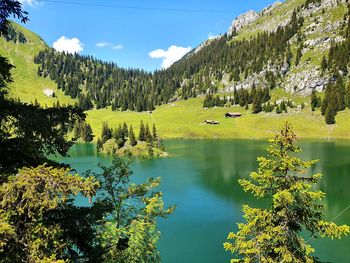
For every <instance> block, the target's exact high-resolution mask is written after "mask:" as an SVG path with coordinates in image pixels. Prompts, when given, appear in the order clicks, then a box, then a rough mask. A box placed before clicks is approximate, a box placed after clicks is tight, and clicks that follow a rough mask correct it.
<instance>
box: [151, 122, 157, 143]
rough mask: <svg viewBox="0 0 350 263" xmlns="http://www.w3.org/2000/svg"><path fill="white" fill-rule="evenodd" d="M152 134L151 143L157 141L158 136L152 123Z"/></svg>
mask: <svg viewBox="0 0 350 263" xmlns="http://www.w3.org/2000/svg"><path fill="white" fill-rule="evenodd" d="M152 133H153V141H154V142H155V141H157V139H158V134H157V129H156V124H155V123H153V127H152Z"/></svg>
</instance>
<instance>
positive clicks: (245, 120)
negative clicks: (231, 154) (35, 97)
mask: <svg viewBox="0 0 350 263" xmlns="http://www.w3.org/2000/svg"><path fill="white" fill-rule="evenodd" d="M287 96H288V93H285V92H284V91H282V90H277V91H275V92H274V93H273V96H272V97H273V99H279V98H283V97H287ZM293 99H294V101H295V102H298V101H299V102H300V101H302V100H305V101H307V102H308V100H309V98H301V97H296V96H295V97H294V98H293ZM202 102H203V98H195V99H189V100H186V101H178V102H175V103H173V104H167V105H162V106H160V107H158V108H157V109H156V110H155V111H153V113H152V114H151V113H148V112H144V113H135V112H129V111H127V112H113V111H111V110H110V109H102V110H94V111H88V112H87V113H88V118H87V120H88V122H89V123H90V124H91V126H92V128H93V131H94V133H95V135H97V136H100V134H101V128H102V123H103V122H108V124H109V125H110V127H113V128H115V127H117V126H118V125H119V124H121V123H123V122H124V121H125V122H127V123H128V124H132V125H133V127H134V128H135V130H136V131H138V127H139V124H140V121H141V120H143V121H144V122H146V123H149V124H150V125H151V124H152V123H155V124H156V126H157V128H158V132H159V134H160V135H161V137H162V138H250V139H259V138H268V137H271V136H272V135H273V134H275V133H276V131H277V130H278V129H279V128H280V127H281V125H282V123H283V122H285V121H289V122H290V123H292V125H293V127H294V128H295V131H296V133H297V134H298V135H299V136H300V137H304V138H350V110H346V111H343V112H340V113H338V115H337V124H336V125H326V124H325V121H324V117H323V116H321V114H320V112H319V111H316V112H311V110H310V107H306V108H305V109H304V110H290V111H289V112H288V113H284V114H279V115H277V114H275V113H260V114H257V115H255V114H251V111H250V110H245V109H244V108H241V107H229V108H227V107H225V108H212V109H204V108H202ZM233 111H235V112H241V113H243V116H242V117H241V118H236V119H226V118H225V117H224V114H225V113H226V112H233ZM205 120H216V121H219V122H220V125H207V124H204V121H205Z"/></svg>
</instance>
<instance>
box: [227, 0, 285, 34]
mask: <svg viewBox="0 0 350 263" xmlns="http://www.w3.org/2000/svg"><path fill="white" fill-rule="evenodd" d="M281 4H282V2H279V1H277V2H275V3H273V4H272V5H270V6H268V7H266V8H264V9H263V10H262V11H261V12H259V13H258V12H255V11H253V10H250V11H248V12H247V13H245V14H242V15H240V16H238V17H237V18H236V19H235V20H233V21H232V24H231V26H230V28H229V30H228V34H229V35H231V34H232V33H233V32H234V31H239V30H241V29H242V28H244V27H245V26H247V25H249V24H251V23H253V22H254V21H255V20H257V19H258V18H259V17H260V16H263V15H266V14H268V13H269V12H271V11H272V10H273V9H275V8H276V7H278V6H280V5H281ZM281 26H283V25H281Z"/></svg>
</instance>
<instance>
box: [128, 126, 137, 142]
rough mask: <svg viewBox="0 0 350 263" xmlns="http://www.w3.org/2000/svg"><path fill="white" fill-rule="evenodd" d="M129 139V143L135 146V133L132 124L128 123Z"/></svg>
mask: <svg viewBox="0 0 350 263" xmlns="http://www.w3.org/2000/svg"><path fill="white" fill-rule="evenodd" d="M129 139H130V145H131V146H135V145H136V144H137V141H136V138H135V133H134V130H133V128H132V125H130V130H129Z"/></svg>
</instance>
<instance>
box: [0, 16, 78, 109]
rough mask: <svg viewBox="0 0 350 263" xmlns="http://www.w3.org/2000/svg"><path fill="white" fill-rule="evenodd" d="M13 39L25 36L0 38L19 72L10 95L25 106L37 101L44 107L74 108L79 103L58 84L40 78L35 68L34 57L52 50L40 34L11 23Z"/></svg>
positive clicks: (4, 53)
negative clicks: (58, 86)
mask: <svg viewBox="0 0 350 263" xmlns="http://www.w3.org/2000/svg"><path fill="white" fill-rule="evenodd" d="M11 27H12V30H11V32H12V33H13V36H14V37H16V36H18V35H22V37H23V39H22V41H21V39H20V38H19V37H17V38H16V39H7V40H6V39H5V38H3V37H0V54H1V55H2V56H5V57H7V58H8V59H9V60H10V62H11V63H12V64H13V65H15V67H16V68H14V69H13V70H12V77H13V80H14V82H13V83H11V84H10V86H9V95H10V96H11V97H14V98H19V99H20V100H21V101H23V102H28V103H31V102H34V101H35V99H36V100H37V101H38V102H39V103H40V104H42V105H43V106H44V105H45V104H47V105H48V106H50V105H53V103H57V101H59V102H60V103H65V104H71V103H74V102H75V100H73V99H72V98H70V97H69V96H66V95H64V94H63V92H62V91H61V90H59V89H58V88H57V84H56V83H55V82H53V81H52V80H50V79H49V78H42V77H39V76H38V75H37V71H38V66H37V65H36V64H34V56H35V55H36V54H37V53H38V52H39V51H40V50H44V49H46V48H48V46H47V45H46V43H45V42H44V41H43V40H42V39H41V38H40V37H39V36H38V35H36V34H34V33H33V32H31V31H29V30H27V29H26V28H24V27H22V26H20V25H18V24H16V23H11ZM44 90H47V91H46V92H47V93H50V92H48V91H52V92H54V94H55V97H54V98H53V97H50V96H47V95H45V93H44ZM48 95H49V94H48Z"/></svg>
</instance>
